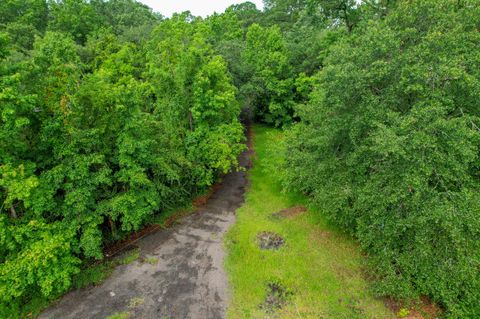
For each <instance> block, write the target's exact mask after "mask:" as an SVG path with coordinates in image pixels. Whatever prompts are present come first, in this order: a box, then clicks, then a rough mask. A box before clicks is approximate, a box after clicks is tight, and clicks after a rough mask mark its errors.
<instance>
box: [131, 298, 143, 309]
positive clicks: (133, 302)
mask: <svg viewBox="0 0 480 319" xmlns="http://www.w3.org/2000/svg"><path fill="white" fill-rule="evenodd" d="M144 302H145V298H141V297H137V298H132V299H130V303H129V304H128V308H130V309H133V308H137V307H139V306H141V305H143V303H144Z"/></svg>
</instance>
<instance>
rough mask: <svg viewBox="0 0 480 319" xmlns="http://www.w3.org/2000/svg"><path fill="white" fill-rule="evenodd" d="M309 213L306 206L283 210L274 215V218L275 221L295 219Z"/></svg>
mask: <svg viewBox="0 0 480 319" xmlns="http://www.w3.org/2000/svg"><path fill="white" fill-rule="evenodd" d="M306 211H307V208H306V207H304V206H295V207H290V208H286V209H282V210H281V211H279V212H276V213H273V214H272V217H273V218H275V219H279V218H294V217H296V216H298V215H300V214H303V213H305V212H306Z"/></svg>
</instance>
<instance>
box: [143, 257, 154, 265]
mask: <svg viewBox="0 0 480 319" xmlns="http://www.w3.org/2000/svg"><path fill="white" fill-rule="evenodd" d="M142 262H143V263H147V264H150V265H156V264H158V258H157V257H153V256H152V257H148V258H145V259H144V260H143V261H142Z"/></svg>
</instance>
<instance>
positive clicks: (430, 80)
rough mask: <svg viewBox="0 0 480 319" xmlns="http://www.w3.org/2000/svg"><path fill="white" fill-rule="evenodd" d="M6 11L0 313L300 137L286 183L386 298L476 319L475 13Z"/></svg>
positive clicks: (31, 5)
mask: <svg viewBox="0 0 480 319" xmlns="http://www.w3.org/2000/svg"><path fill="white" fill-rule="evenodd" d="M264 5H265V8H264V9H263V10H262V11H260V10H259V9H258V8H256V7H255V5H254V4H252V3H250V2H245V3H243V4H238V5H233V6H231V7H229V8H228V9H227V10H226V11H225V12H224V13H222V14H213V15H212V16H210V17H208V18H205V19H202V18H199V17H194V16H192V15H191V14H189V13H188V12H186V13H182V14H176V15H174V16H173V17H172V18H170V19H166V18H164V17H162V16H161V15H160V14H157V13H153V12H152V11H151V9H149V8H148V7H146V6H144V5H142V4H139V3H137V2H135V1H134V0H109V1H108V0H89V1H87V0H62V1H53V0H26V1H25V0H7V1H2V2H0V59H1V60H0V76H1V78H0V107H1V110H0V203H1V204H0V205H1V206H0V210H1V211H0V314H5V317H7V318H8V317H15V315H16V314H18V311H19V309H21V307H22V305H24V304H25V303H27V302H29V301H30V300H31V299H32V298H33V297H34V296H36V295H38V294H42V295H44V296H47V297H51V296H56V295H58V294H59V293H62V292H64V291H66V290H67V289H68V288H69V286H70V285H71V280H72V276H73V275H74V274H76V273H77V272H78V271H79V268H80V267H81V266H82V263H84V262H86V261H89V260H92V259H101V258H103V256H102V249H103V247H104V245H105V244H106V243H108V242H111V241H113V240H116V239H119V238H122V237H123V236H124V235H125V234H127V233H128V232H131V231H133V230H136V229H139V228H140V227H142V225H144V224H145V223H148V222H149V221H150V220H151V218H152V217H153V216H155V215H156V214H161V213H162V212H164V211H165V210H168V209H173V208H175V207H178V206H179V205H181V204H182V203H184V202H185V201H188V200H189V199H191V198H192V196H194V195H195V194H198V193H200V192H202V191H203V190H204V189H205V188H206V187H208V186H209V185H211V184H212V183H213V182H215V180H216V179H217V178H218V176H219V175H220V174H221V173H225V172H228V171H229V170H230V169H232V168H233V167H235V166H236V164H237V162H236V158H237V155H238V154H239V153H240V152H241V150H242V149H243V144H242V143H243V128H242V125H241V124H240V122H239V117H240V113H241V111H243V114H244V116H246V117H252V118H253V119H254V120H256V121H258V122H263V123H266V124H268V125H273V126H277V127H284V128H286V129H287V130H288V141H287V143H286V145H285V161H284V162H285V165H284V180H285V186H286V187H288V188H292V189H295V190H298V191H301V192H303V193H305V194H307V195H308V196H310V197H311V198H312V201H313V202H314V203H315V205H317V206H319V207H320V208H321V211H322V212H324V213H325V214H326V215H328V216H329V217H330V218H331V220H332V221H334V222H335V223H337V224H339V225H341V226H343V227H344V229H345V230H346V231H348V232H350V233H351V234H353V235H354V236H356V237H357V238H358V240H359V241H360V243H361V244H362V247H363V249H364V251H365V253H366V254H367V255H368V258H367V260H368V263H369V266H370V267H369V268H370V270H371V272H370V273H371V274H373V275H372V276H373V277H374V279H375V281H374V284H375V289H376V291H377V292H378V294H379V295H383V296H393V297H395V298H406V299H410V298H416V297H418V296H421V295H425V296H428V297H429V298H431V300H432V301H434V302H435V303H437V304H439V305H440V306H442V307H443V308H445V310H446V314H447V316H449V317H450V318H477V317H480V306H479V303H478V300H480V240H479V238H480V206H479V203H480V201H479V199H480V198H479V197H480V192H479V186H480V185H479V177H480V176H479V168H480V161H479V154H480V128H479V127H480V107H479V104H478V103H479V102H478V101H480V99H479V98H480V71H479V70H480V68H479V67H480V53H479V52H480V51H479V50H478V44H479V43H480V38H479V30H480V19H479V17H480V4H479V3H478V1H476V0H444V1H437V0H368V1H367V0H364V1H362V2H361V3H359V2H358V1H355V0H265V1H264Z"/></svg>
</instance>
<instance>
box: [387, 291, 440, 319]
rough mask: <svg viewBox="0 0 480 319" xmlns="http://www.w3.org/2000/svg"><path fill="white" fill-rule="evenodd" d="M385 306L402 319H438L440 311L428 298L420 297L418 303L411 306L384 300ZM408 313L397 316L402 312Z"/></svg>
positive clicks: (401, 302)
mask: <svg viewBox="0 0 480 319" xmlns="http://www.w3.org/2000/svg"><path fill="white" fill-rule="evenodd" d="M384 301H385V305H386V306H387V307H388V308H389V309H390V310H392V311H393V312H394V313H395V314H397V316H398V317H399V318H402V319H436V318H439V317H440V314H441V313H442V310H441V309H440V307H438V306H437V305H435V304H434V303H433V302H432V301H431V300H429V299H428V297H425V296H424V297H421V298H420V301H419V302H416V303H414V304H413V305H410V306H408V305H406V304H405V302H403V301H398V300H394V299H391V298H385V300H384ZM404 311H408V314H407V315H406V316H399V315H400V314H401V313H402V312H404Z"/></svg>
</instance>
